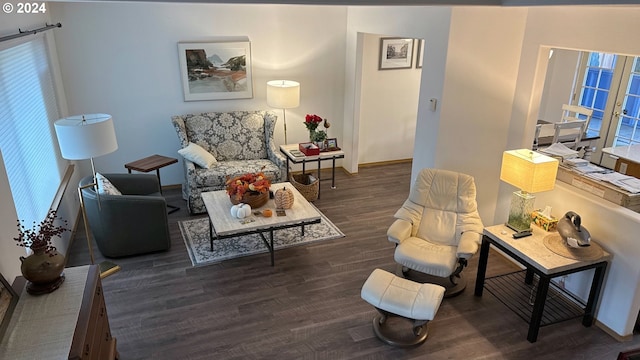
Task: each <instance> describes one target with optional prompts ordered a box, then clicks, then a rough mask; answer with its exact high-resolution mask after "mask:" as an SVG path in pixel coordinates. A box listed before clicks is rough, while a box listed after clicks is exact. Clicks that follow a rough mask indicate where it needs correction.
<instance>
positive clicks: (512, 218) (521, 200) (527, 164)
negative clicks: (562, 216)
mask: <svg viewBox="0 0 640 360" xmlns="http://www.w3.org/2000/svg"><path fill="white" fill-rule="evenodd" d="M557 172H558V160H556V159H554V158H551V157H549V156H546V155H542V154H540V153H537V152H535V151H532V150H528V149H519V150H508V151H505V152H504V153H503V154H502V167H501V169H500V180H502V181H504V182H506V183H507V184H511V185H513V186H515V187H517V188H519V189H520V190H519V191H516V192H514V193H513V196H512V197H511V208H510V209H509V220H508V221H507V224H506V225H507V226H508V227H509V228H511V229H512V230H514V231H515V232H516V234H514V237H519V236H527V235H529V234H531V213H532V212H533V210H534V208H533V205H534V202H535V196H534V195H533V193H537V192H542V191H549V190H553V187H554V186H555V183H556V174H557Z"/></svg>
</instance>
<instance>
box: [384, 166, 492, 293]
mask: <svg viewBox="0 0 640 360" xmlns="http://www.w3.org/2000/svg"><path fill="white" fill-rule="evenodd" d="M394 217H395V218H396V219H397V220H396V221H395V222H394V223H393V224H392V225H391V227H390V228H389V230H388V231H387V236H388V238H389V241H391V242H394V243H396V250H395V254H394V259H395V261H396V262H397V263H398V264H400V265H402V272H403V274H404V275H405V277H411V276H410V274H409V271H410V270H415V271H418V272H420V273H424V274H427V275H430V276H431V277H435V278H436V279H438V280H446V279H447V278H449V282H448V283H447V282H445V283H440V284H441V285H443V286H445V288H446V289H447V292H446V293H445V297H448V296H453V295H456V294H459V293H460V292H462V290H464V288H465V287H466V283H465V282H464V281H463V280H462V279H461V274H460V273H461V272H462V270H463V269H464V267H465V266H466V265H467V260H468V259H469V258H471V257H472V256H473V255H474V254H475V253H476V252H477V251H478V246H479V245H480V242H481V240H482V231H483V228H484V226H483V225H482V220H481V219H480V216H479V214H478V210H477V204H476V186H475V182H474V180H473V177H471V176H469V175H466V174H461V173H456V172H453V171H447V170H439V169H423V170H422V171H420V173H419V174H418V177H417V178H416V180H415V183H414V184H413V186H412V187H411V191H410V193H409V198H408V199H407V200H406V201H405V202H404V204H403V205H402V208H400V209H399V210H398V211H397V212H396V213H395V215H394Z"/></svg>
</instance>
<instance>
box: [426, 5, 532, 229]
mask: <svg viewBox="0 0 640 360" xmlns="http://www.w3.org/2000/svg"><path fill="white" fill-rule="evenodd" d="M526 15H527V10H526V9H524V8H492V7H482V8H477V7H455V8H454V9H453V13H452V19H451V33H450V38H449V47H448V53H447V63H446V72H445V85H444V91H443V94H442V106H441V110H440V111H441V114H440V128H439V131H438V145H437V151H436V156H435V162H434V164H435V167H438V168H444V169H449V170H453V171H459V172H463V173H467V174H469V175H472V176H473V177H474V178H475V182H476V187H477V189H478V194H477V200H478V211H479V213H480V216H481V217H482V220H483V221H484V222H485V224H493V222H494V221H493V216H492V215H493V212H494V207H495V199H496V198H497V196H498V186H499V181H497V179H498V176H496V175H495V174H497V173H499V170H500V159H501V158H502V152H503V151H504V150H505V148H506V144H507V137H508V128H509V119H510V117H511V104H512V103H513V101H514V94H515V89H516V84H517V83H516V81H517V75H518V72H519V68H518V66H519V61H520V51H521V44H522V38H523V36H524V29H525V24H526V19H527V17H526ZM421 95H422V94H421ZM421 102H426V99H424V98H423V97H422V96H421ZM420 130H421V129H419V133H418V134H417V135H416V136H417V137H418V136H420ZM425 136H427V135H426V134H425ZM416 150H417V149H416ZM415 165H416V164H414V168H416V166H415ZM420 165H421V164H420V163H419V162H418V166H420ZM422 167H424V166H422ZM414 171H415V170H414Z"/></svg>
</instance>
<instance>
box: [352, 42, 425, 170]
mask: <svg viewBox="0 0 640 360" xmlns="http://www.w3.org/2000/svg"><path fill="white" fill-rule="evenodd" d="M392 35H393V34H388V35H386V36H384V37H388V36H392ZM381 37H383V36H378V35H372V34H365V36H364V44H363V45H364V47H363V62H362V73H363V76H362V82H361V87H362V91H361V97H360V104H361V105H360V109H361V111H360V129H359V131H360V132H359V139H360V143H359V147H358V164H366V163H374V162H381V161H388V160H400V159H411V158H412V157H413V143H414V137H415V133H416V119H417V117H418V97H419V95H420V77H421V73H422V71H421V69H416V67H415V59H416V54H417V51H418V43H417V41H416V42H415V44H414V48H413V49H414V50H413V51H414V59H413V63H412V67H411V68H410V69H394V70H378V66H379V58H380V38H381Z"/></svg>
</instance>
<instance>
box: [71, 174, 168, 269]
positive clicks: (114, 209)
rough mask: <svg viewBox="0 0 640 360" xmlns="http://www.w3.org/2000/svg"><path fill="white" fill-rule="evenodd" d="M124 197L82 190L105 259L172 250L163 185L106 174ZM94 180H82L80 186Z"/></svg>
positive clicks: (131, 176) (155, 180)
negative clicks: (161, 192)
mask: <svg viewBox="0 0 640 360" xmlns="http://www.w3.org/2000/svg"><path fill="white" fill-rule="evenodd" d="M103 175H104V177H106V178H107V179H108V180H109V181H110V182H111V183H112V184H113V185H114V186H115V187H116V188H117V189H118V190H119V191H120V192H121V193H122V195H106V194H100V196H99V199H100V204H98V196H97V194H96V192H95V190H94V188H93V187H88V188H85V189H82V194H83V198H84V204H85V209H86V212H87V220H88V221H89V227H90V228H91V232H92V234H93V237H94V239H95V241H96V244H97V245H98V249H100V252H101V253H102V255H104V256H106V257H123V256H131V255H140V254H146V253H151V252H156V251H163V250H169V248H170V247H171V238H170V236H169V224H168V221H167V203H166V200H165V199H164V197H162V196H161V195H160V183H159V181H158V178H157V177H156V176H155V175H151V174H103ZM92 181H93V178H92V177H91V176H87V177H85V178H83V179H82V180H80V186H84V185H87V184H91V183H92Z"/></svg>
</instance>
